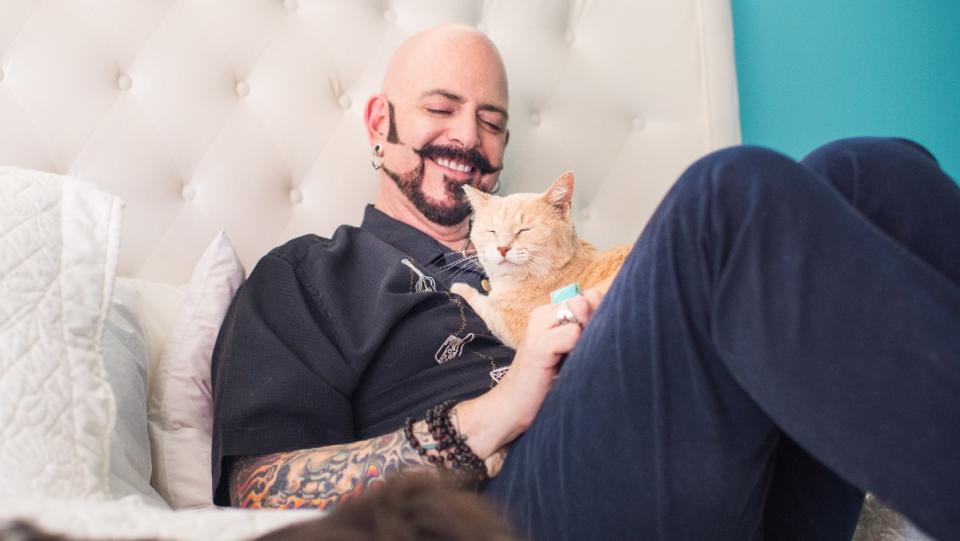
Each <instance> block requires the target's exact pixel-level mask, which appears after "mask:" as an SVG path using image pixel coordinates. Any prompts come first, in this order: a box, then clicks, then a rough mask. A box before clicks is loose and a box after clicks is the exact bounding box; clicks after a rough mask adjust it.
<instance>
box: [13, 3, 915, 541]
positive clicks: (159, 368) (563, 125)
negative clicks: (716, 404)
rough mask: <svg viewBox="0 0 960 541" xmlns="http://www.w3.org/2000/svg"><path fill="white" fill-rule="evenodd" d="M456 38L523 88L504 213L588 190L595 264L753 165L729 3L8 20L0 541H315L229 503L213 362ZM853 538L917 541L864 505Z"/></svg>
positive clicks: (99, 11)
mask: <svg viewBox="0 0 960 541" xmlns="http://www.w3.org/2000/svg"><path fill="white" fill-rule="evenodd" d="M443 22H460V23H464V24H469V25H473V26H475V27H476V28H478V29H480V30H481V31H483V32H485V33H487V34H488V35H489V36H490V37H491V38H492V39H493V41H494V42H495V43H496V44H497V46H498V47H499V48H500V50H501V53H502V55H503V57H504V60H505V62H506V67H507V71H508V76H509V80H510V87H511V88H510V93H511V100H510V116H511V122H510V130H511V143H510V146H509V149H508V151H507V156H506V164H505V169H504V173H503V176H502V179H503V189H504V192H517V191H541V190H543V189H544V188H545V187H546V186H547V185H548V184H549V182H550V180H552V179H553V178H555V177H556V176H557V175H558V174H559V173H561V172H562V171H564V170H567V169H572V170H574V171H575V172H576V174H577V178H578V183H577V194H576V197H575V200H574V216H575V220H576V222H577V227H578V231H579V232H580V233H581V235H583V236H584V237H586V238H588V239H590V240H592V241H595V242H596V243H597V244H599V245H601V246H611V245H614V244H619V243H625V242H631V241H632V240H633V239H634V238H635V237H636V236H637V234H638V233H639V232H640V230H641V229H642V227H643V225H644V223H645V222H646V220H647V218H648V217H649V216H650V214H651V213H652V211H653V209H654V208H655V206H656V204H657V203H658V202H659V200H660V199H661V197H662V196H663V195H664V194H665V192H666V190H667V189H668V187H669V186H670V184H671V182H672V181H673V180H674V179H675V178H676V177H677V176H678V175H679V174H680V173H681V172H682V170H683V169H684V168H685V167H686V166H687V165H689V164H690V163H691V162H692V161H693V160H694V159H696V158H697V157H699V156H701V155H703V154H704V153H706V152H708V151H710V150H713V149H717V148H720V147H724V146H728V145H732V144H736V143H738V142H739V137H740V135H739V133H740V130H739V120H738V118H739V116H738V99H737V88H736V75H735V69H734V59H733V37H732V25H731V20H730V7H729V4H728V2H726V1H722V0H683V1H679V0H677V1H672V2H660V1H654V0H644V1H639V2H626V1H615V0H609V1H586V0H564V1H555V0H527V1H524V2H512V1H507V0H396V1H389V0H363V1H360V0H230V1H227V0H216V1H214V0H180V1H173V0H168V1H152V0H137V1H125V0H89V1H85V2H75V1H71V0H48V1H45V2H36V1H33V0H6V1H5V2H3V3H0V220H2V221H0V321H2V322H3V323H2V326H0V355H2V356H0V426H2V427H3V428H0V465H2V466H3V469H4V471H6V472H13V473H12V479H10V480H8V482H6V483H4V484H2V485H0V499H2V500H3V505H0V522H2V521H6V520H11V519H15V518H26V519H29V520H32V521H34V522H36V523H38V524H39V525H41V526H43V527H44V528H47V529H49V530H52V531H56V532H61V533H67V534H72V535H84V536H92V537H97V536H99V537H112V538H132V537H144V536H156V537H162V538H173V539H246V538H251V537H254V536H256V535H258V534H260V533H264V532H267V531H269V530H271V529H274V528H277V527H281V526H283V525H285V524H289V523H292V522H296V521H300V520H306V519H309V518H314V517H316V516H317V515H316V513H314V512H309V511H300V512H290V513H276V512H274V513H271V512H254V511H241V510H222V509H216V508H214V507H213V506H212V505H211V502H210V497H209V488H210V473H209V470H210V461H209V456H210V455H209V453H210V451H209V437H210V425H209V422H210V412H209V407H210V389H209V365H208V363H209V357H210V351H211V348H212V344H213V340H214V338H215V335H216V331H217V328H218V326H219V323H220V320H221V319H222V317H223V312H224V311H225V309H226V304H227V303H228V302H229V300H230V298H231V296H232V295H233V292H234V291H235V290H236V288H237V287H238V286H239V284H240V283H241V282H242V280H243V277H244V275H245V271H247V270H249V269H251V268H252V267H253V265H254V264H255V263H256V261H257V260H258V258H259V257H260V256H262V255H263V254H265V253H266V252H267V251H268V250H269V249H270V248H271V247H273V246H275V245H278V244H280V243H282V242H283V241H285V240H287V239H289V238H292V237H294V236H297V235H300V234H304V233H308V232H313V233H318V234H321V235H329V234H330V233H332V231H333V230H334V229H335V228H336V227H337V226H338V225H340V224H344V223H347V224H358V223H359V221H360V219H361V217H362V211H363V206H364V204H365V203H367V202H369V201H372V199H373V196H374V193H375V187H376V182H375V175H374V171H373V170H372V169H371V168H370V166H369V149H368V146H367V144H366V141H365V139H364V133H363V128H362V122H361V119H362V106H363V103H364V101H365V99H366V97H367V96H369V95H370V94H372V93H373V92H375V91H376V90H377V89H378V87H379V81H380V78H381V77H382V74H383V71H384V68H385V63H386V60H387V58H388V57H389V54H390V52H391V51H392V50H393V49H394V48H395V47H396V45H397V44H399V43H400V42H401V41H402V40H403V39H404V38H405V37H407V36H409V35H410V34H412V33H414V32H416V31H418V30H420V29H423V28H426V27H429V26H432V25H435V24H439V23H443ZM857 536H858V537H857V538H858V539H914V538H916V539H920V538H921V537H920V534H919V532H917V531H916V530H915V529H914V528H913V527H912V526H910V525H909V523H907V522H906V521H904V520H903V519H902V518H900V517H898V516H897V515H895V514H893V513H892V512H889V511H887V510H885V509H883V508H882V506H880V505H879V504H878V503H876V502H873V501H872V500H871V501H870V503H869V505H868V506H867V507H866V508H865V512H864V518H863V519H862V520H861V525H860V528H859V529H858V532H857Z"/></svg>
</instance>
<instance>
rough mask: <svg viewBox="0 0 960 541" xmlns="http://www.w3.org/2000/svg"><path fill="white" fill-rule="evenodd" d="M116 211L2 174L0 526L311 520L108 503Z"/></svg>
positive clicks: (223, 529)
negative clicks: (106, 352) (107, 333)
mask: <svg viewBox="0 0 960 541" xmlns="http://www.w3.org/2000/svg"><path fill="white" fill-rule="evenodd" d="M121 210H122V203H121V201H120V200H119V199H117V198H116V197H114V196H112V195H110V194H108V193H105V192H103V191H101V190H100V189H98V188H97V187H95V186H94V185H92V184H89V183H85V182H82V181H79V180H76V179H72V178H69V177H61V176H58V175H52V174H48V173H41V172H37V171H28V170H22V169H15V168H9V167H0V468H2V470H3V472H4V482H2V483H0V525H2V523H3V522H5V521H7V520H11V519H15V518H19V519H26V520H28V521H30V522H32V523H34V524H35V525H37V526H39V527H41V528H43V529H46V530H48V531H51V532H55V533H62V534H70V535H73V536H81V537H86V538H110V539H125V538H135V537H139V538H144V537H151V538H164V539H197V540H200V539H204V540H207V539H222V540H227V539H247V538H251V537H254V536H256V535H259V534H261V533H264V532H266V531H269V530H271V529H274V528H277V527H280V526H283V525H286V524H290V523H293V522H298V521H301V520H305V519H308V518H315V517H317V516H318V514H317V513H316V512H299V513H298V512H284V513H276V512H257V511H242V510H219V509H207V510H191V511H173V510H170V509H169V508H163V507H159V506H158V504H157V503H156V502H155V501H154V502H153V503H150V502H149V501H148V500H146V499H143V498H139V497H137V496H128V497H126V498H123V499H119V500H115V499H113V498H114V495H113V494H111V484H110V480H109V477H110V473H111V472H110V449H111V434H112V431H113V425H114V422H115V418H116V401H115V399H114V392H113V390H112V389H111V387H110V384H109V382H108V378H107V374H106V373H105V369H104V363H103V351H102V344H103V342H102V340H103V335H104V325H105V321H106V315H107V311H108V306H109V304H110V301H111V296H112V294H113V285H114V279H115V272H116V263H117V254H118V250H119V244H120V221H121ZM142 414H143V415H144V416H145V411H144V412H143V413H142Z"/></svg>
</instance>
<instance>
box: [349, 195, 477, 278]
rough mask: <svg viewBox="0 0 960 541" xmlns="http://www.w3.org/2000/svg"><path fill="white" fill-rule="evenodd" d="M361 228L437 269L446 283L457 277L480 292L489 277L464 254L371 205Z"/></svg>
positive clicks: (364, 216)
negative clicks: (484, 279) (482, 284)
mask: <svg viewBox="0 0 960 541" xmlns="http://www.w3.org/2000/svg"><path fill="white" fill-rule="evenodd" d="M360 228H361V229H363V230H364V231H366V232H368V233H372V234H373V235H374V236H376V237H377V238H379V239H380V240H382V241H384V242H386V243H387V244H389V245H390V246H393V247H394V248H396V249H397V250H400V251H401V252H403V253H405V254H407V255H408V256H410V257H412V258H413V259H414V260H416V261H417V262H418V263H420V264H421V265H425V266H430V267H433V269H434V271H435V272H437V276H439V277H441V278H442V281H443V282H444V283H446V282H447V281H448V278H450V277H451V276H456V277H458V280H459V281H467V282H469V283H471V285H473V286H474V287H475V288H478V287H481V280H482V279H483V278H485V277H486V275H485V274H484V273H483V269H481V268H480V267H479V266H478V265H477V264H476V263H470V262H468V261H465V260H464V257H463V255H462V254H461V253H460V252H454V251H452V250H450V249H449V248H447V247H446V246H444V245H442V244H440V243H439V242H437V240H436V239H434V238H433V237H431V236H430V235H427V234H426V233H424V232H423V231H420V230H419V229H416V228H415V227H412V226H410V225H407V224H405V223H403V222H401V221H399V220H396V219H394V218H391V217H390V216H387V215H386V214H384V213H383V212H381V211H380V210H377V208H376V207H374V206H373V205H367V208H366V210H364V213H363V223H361V224H360Z"/></svg>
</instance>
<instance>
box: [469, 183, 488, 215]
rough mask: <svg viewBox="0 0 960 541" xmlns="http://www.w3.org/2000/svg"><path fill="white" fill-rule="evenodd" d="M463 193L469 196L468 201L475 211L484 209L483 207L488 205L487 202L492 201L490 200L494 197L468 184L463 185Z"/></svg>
mask: <svg viewBox="0 0 960 541" xmlns="http://www.w3.org/2000/svg"><path fill="white" fill-rule="evenodd" d="M463 192H464V193H465V194H467V201H469V202H470V206H471V207H473V210H477V209H479V208H483V206H484V205H486V204H487V201H490V198H491V197H493V196H492V195H490V194H488V193H487V192H482V191H480V190H478V189H476V188H474V187H473V186H470V185H468V184H464V185H463Z"/></svg>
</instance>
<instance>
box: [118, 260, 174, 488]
mask: <svg viewBox="0 0 960 541" xmlns="http://www.w3.org/2000/svg"><path fill="white" fill-rule="evenodd" d="M140 307H141V301H140V294H139V293H138V292H137V290H136V288H135V287H134V285H133V283H132V282H131V281H130V280H128V279H125V278H117V281H116V283H115V284H114V288H113V298H112V299H111V302H110V310H109V312H108V314H107V321H106V326H105V329H104V333H103V365H104V369H105V370H106V374H107V379H108V381H109V382H110V387H111V388H112V389H113V396H114V401H115V403H116V422H115V424H114V427H113V432H112V434H111V439H110V491H111V492H112V494H113V497H114V498H139V499H141V500H143V501H144V502H147V503H151V504H156V505H160V506H162V507H166V504H165V503H164V501H163V499H162V498H161V497H160V495H159V494H157V491H156V490H154V488H153V487H152V486H150V472H151V469H152V468H151V464H152V459H151V457H150V438H149V436H148V434H147V367H148V364H149V356H148V345H147V338H146V336H145V335H144V330H143V328H142V326H141V324H140V319H141V316H140Z"/></svg>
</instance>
